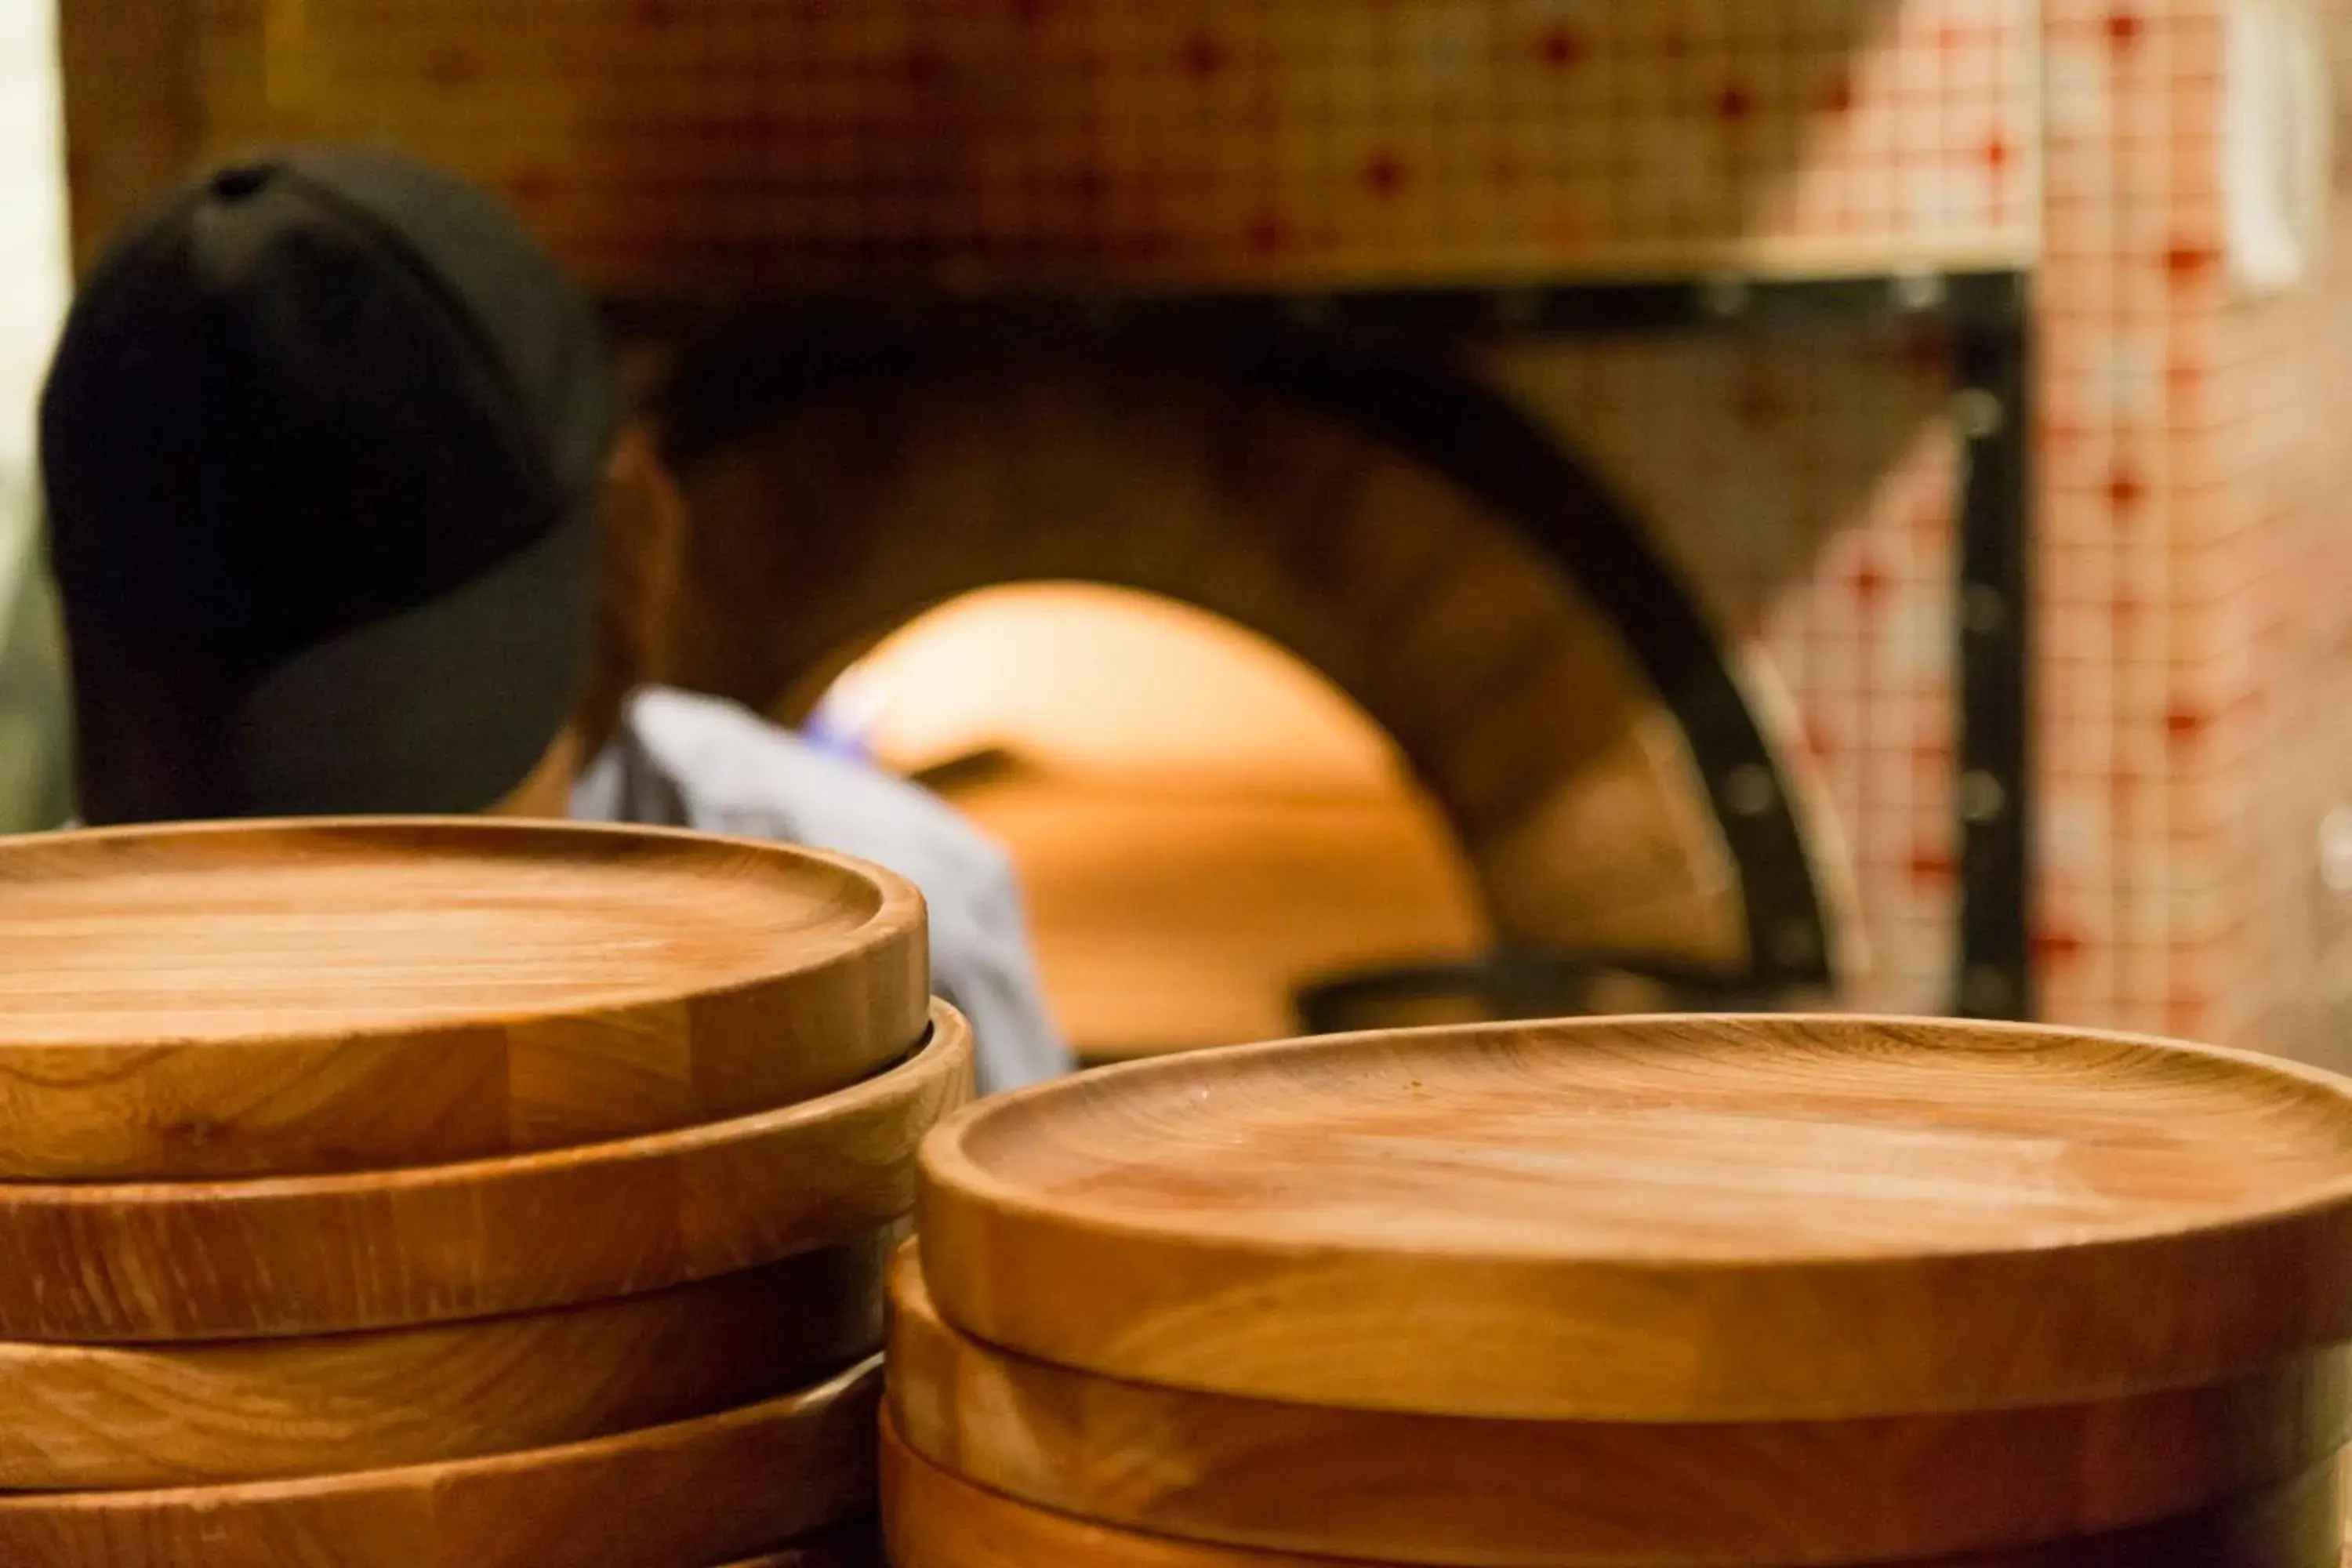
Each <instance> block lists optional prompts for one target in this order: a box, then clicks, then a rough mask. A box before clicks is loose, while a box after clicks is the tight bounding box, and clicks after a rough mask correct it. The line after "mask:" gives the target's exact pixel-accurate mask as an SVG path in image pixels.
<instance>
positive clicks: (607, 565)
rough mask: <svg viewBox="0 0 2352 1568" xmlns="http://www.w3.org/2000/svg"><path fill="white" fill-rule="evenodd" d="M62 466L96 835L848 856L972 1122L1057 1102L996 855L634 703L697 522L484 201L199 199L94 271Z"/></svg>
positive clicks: (307, 195)
mask: <svg viewBox="0 0 2352 1568" xmlns="http://www.w3.org/2000/svg"><path fill="white" fill-rule="evenodd" d="M40 437H41V455H42V459H43V468H44V474H45V479H46V483H47V500H48V522H49V552H50V560H51V563H52V566H53V569H54V574H55V577H56V581H57V584H58V593H59V596H60V599H61V601H62V605H63V608H64V614H65V627H66V638H67V647H68V659H69V666H70V672H71V678H72V715H73V729H74V735H75V745H76V750H77V752H78V763H79V768H78V772H79V781H78V782H79V798H80V804H81V809H82V814H83V816H84V817H85V818H86V819H87V820H89V821H91V822H94V823H121V822H142V821H160V820H177V819H185V818H196V817H237V816H311V815H339V814H360V813H400V814H442V813H463V812H474V811H498V812H505V813H509V814H515V815H527V816H565V815H574V816H581V817H584V818H592V819H596V820H609V821H623V822H634V823H647V824H657V825H663V826H689V827H696V828H701V829H706V830H710V831H715V832H720V833H730V834H736V835H748V836H755V837H768V838H774V839H782V840H789V841H792V842H795V843H802V844H808V845H812V846H815V847H822V848H827V849H834V850H838V851H841V852H843V853H846V854H851V855H856V856H861V857H863V858H867V859H870V860H874V861H877V862H878V863H880V864H882V865H886V866H888V867H891V868H894V869H896V870H898V871H899V872H901V873H902V874H904V875H906V876H907V877H908V878H909V879H912V880H913V881H914V882H915V883H916V884H917V885H919V887H920V888H921V889H922V890H923V892H924V895H925V898H926V900H927V901H928V903H929V906H930V915H931V940H932V950H933V968H934V973H935V980H936V984H937V985H938V988H939V990H940V994H942V995H944V996H945V997H946V998H947V999H948V1000H949V1001H950V1002H952V1003H954V1004H955V1005H957V1006H959V1007H960V1008H961V1009H962V1010H963V1011H964V1012H965V1013H966V1014H967V1015H968V1016H970V1017H971V1021H972V1024H973V1027H974V1031H975V1034H976V1037H977V1038H978V1042H979V1055H980V1076H981V1079H982V1089H983V1090H984V1091H995V1090H1001V1089H1009V1088H1013V1087H1016V1086H1018V1085H1021V1084H1024V1083H1029V1082H1033V1081H1035V1080H1038V1079H1044V1078H1047V1077H1050V1076H1053V1075H1055V1074H1056V1073H1059V1072H1062V1071H1065V1070H1066V1069H1067V1068H1068V1066H1069V1058H1068V1054H1067V1050H1066V1047H1065V1046H1064V1044H1063V1042H1062V1040H1061V1039H1060V1037H1059V1036H1058V1034H1057V1033H1056V1031H1055V1028H1054V1026H1053V1024H1052V1022H1051V1019H1050V1017H1049V1015H1048V1013H1047V1010H1046V1007H1045V1003H1044V999H1043V995H1042V991H1041V988H1040V986H1039V984H1038V982H1037V978H1036V973H1035V966H1034V961H1033V959H1032V957H1031V953H1030V948H1029V942H1028V935H1027V929H1026V921H1025V919H1024V912H1023V909H1022V900H1021V896H1020V891H1019V887H1018V884H1017V881H1016V879H1015V878H1014V875H1013V869H1012V867H1011V863H1010V862H1009V860H1008V859H1007V858H1006V857H1005V856H1004V854H1003V851H1002V850H1000V849H999V848H998V847H996V846H994V845H993V844H992V843H991V842H989V841H988V840H987V839H985V838H984V837H982V836H981V835H980V834H979V833H978V832H977V831H976V830H975V829H973V828H972V827H971V826H970V825H968V824H967V823H966V822H964V821H963V819H962V818H961V817H960V816H957V815H956V814H955V813H954V812H953V811H952V810H951V809H950V807H948V806H947V805H945V804H944V803H943V802H940V800H938V799H937V798H935V797H933V796H931V795H929V794H928V793H926V792H924V791H923V790H921V789H919V788H918V787H917V786H915V785H913V784H908V783H907V782H905V781H903V780H899V779H896V778H892V777H889V776H887V775H885V774H883V773H878V772H876V771H873V770H871V769H867V768H865V767H861V766H859V765H857V764H856V763H852V762H849V761H845V760H844V759H841V758H838V757H835V756H830V755H826V754H824V753H822V752H819V751H818V750H817V749H815V748H814V747H811V746H809V745H806V744H804V743H803V742H801V741H800V740H799V739H798V738H796V737H795V736H793V735H792V734H791V733H789V732H788V731H783V730H781V729H779V728H777V727H775V726H773V725H772V724H770V723H768V722H767V721H765V720H763V719H761V718H760V717H759V716H757V715H755V714H753V713H751V712H750V711H748V710H744V709H742V708H740V707H736V706H734V705H733V704H730V703H726V702H722V701H718V700H712V699H709V698H703V697H696V696H689V695H688V694H686V693H683V692H677V691H669V690H665V689H658V688H636V686H635V676H636V673H637V672H638V671H640V670H642V669H644V668H647V667H648V666H647V662H646V661H647V656H648V652H649V649H650V647H652V645H653V643H654V641H655V640H656V638H657V637H658V635H659V631H658V628H659V626H660V624H661V616H662V614H663V613H664V610H665V605H666V599H667V593H668V582H669V577H670V576H671V571H670V568H669V566H668V565H667V561H668V559H669V558H670V556H671V555H672V554H673V553H674V552H675V549H676V547H677V538H678V536H679V534H680V533H681V531H682V529H683V526H684V522H683V507H682V503H681V502H680V500H679V498H678V497H677V492H676V489H675V487H674V486H673V485H672V484H671V483H670V482H669V480H668V479H667V475H666V474H665V473H664V472H663V471H662V468H661V465H660V462H659V459H658V458H657V456H656V454H655V452H654V450H653V447H652V444H651V442H650V441H649V439H648V438H647V437H646V434H645V433H644V431H643V430H642V429H640V428H637V427H635V426H627V425H625V422H624V421H623V419H622V418H621V416H620V415H619V412H618V397H617V395H616V393H615V390H614V379H613V374H612V370H611V367H610V365H609V364H608V363H607V361H606V357H605V353H604V345H603V343H602V342H601V339H600V336H599V334H598V331H597V329H596V324H595V321H594V318H593V314H592V312H591V310H589V308H588V306H587V304H586V302H585V301H584V300H583V299H581V297H580V296H579V295H578V294H577V292H576V291H575V290H574V289H572V287H571V286H570V285H569V284H568V283H567V282H566V281H565V280H564V279H563V278H562V276H561V275H560V274H559V273H558V272H557V271H556V269H555V268H554V267H553V265H552V264H551V262H550V261H549V260H548V258H546V257H545V256H544V255H543V254H542V253H541V251H540V250H539V248H538V247H537V246H536V245H535V244H534V243H533V242H532V240H531V239H530V237H529V236H527V235H526V234H525V233H524V232H523V231H522V229H521V227H520V225H518V224H517V223H516V222H515V221H514V220H513V219H512V218H511V217H510V216H509V215H508V214H507V213H506V212H505V211H504V210H503V209H502V208H501V207H499V205H497V204H496V203H495V202H494V201H493V200H491V199H490V198H489V197H488V195H485V194H483V193H481V192H479V191H477V190H475V189H473V188H472V187H470V186H467V185H466V184H461V183H459V182H457V181H456V180H454V179H452V178H450V177H448V176H446V175H445V174H439V173H437V172H436V171H433V170H430V169H427V168H425V167H423V166H420V165H418V164H415V163H410V162H408V161H406V160H404V159H400V158H396V157H394V156H392V155H389V154H386V153H375V152H367V151H360V150H355V149H341V148H304V149H297V150H292V151H289V152H285V153H278V154H274V155H272V156H270V157H268V158H266V159H264V160H261V161H257V162H253V163H240V164H237V165H235V166H232V167H229V168H225V169H223V170H221V171H219V172H217V173H215V174H213V175H211V176H210V177H209V178H207V179H205V180H204V181H202V182H200V183H198V184H195V185H193V186H191V187H189V188H188V189H186V190H184V191H182V192H181V193H179V194H178V195H174V196H173V197H172V198H170V199H168V200H167V201H166V202H164V203H163V205H161V206H160V207H158V208H157V209H156V210H155V211H153V212H152V213H151V214H150V215H148V216H146V217H144V218H142V220H140V221H138V222H137V223H135V224H134V225H132V226H131V228H130V229H129V231H128V232H127V233H125V234H124V235H123V236H122V237H120V238H119V239H118V240H117V241H116V243H115V244H114V246H113V247H112V248H111V249H110V251H109V253H108V254H107V256H106V257H105V258H103V259H102V260H100V263H99V264H98V266H97V267H96V268H94V269H93V270H92V271H91V273H90V276H89V279H88V280H87V281H86V283H85V284H84V286H83V288H82V289H81V292H80V295H79V298H78V299H77V300H76V301H75V303H74V306H73V309H72V310H71V313H70V314H69V316H68V320H67V323H66V328H65V332H64V336H63V338H62V339H61V340H60V342H59V344H58V350H57V353H56V357H55V359H54V361H53V363H52V364H51V366H50V372H49V378H48V383H47V388H46V390H45V392H44V395H43V398H42V404H41V428H40ZM600 521H601V523H602V524H603V526H600ZM600 540H601V549H600ZM600 567H601V568H602V570H601V571H600ZM600 577H601V579H602V581H601V583H600Z"/></svg>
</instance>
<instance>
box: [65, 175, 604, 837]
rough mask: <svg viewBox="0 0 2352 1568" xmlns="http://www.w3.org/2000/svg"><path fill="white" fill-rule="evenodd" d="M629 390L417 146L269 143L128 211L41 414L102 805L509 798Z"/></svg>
mask: <svg viewBox="0 0 2352 1568" xmlns="http://www.w3.org/2000/svg"><path fill="white" fill-rule="evenodd" d="M614 404H615V399H614V390H613V384H612V380H611V373H610V369H609V366H608V364H607V362H606V359H605V355H604V345H603V343H602V342H601V340H600V337H599V334H598V331H597V329H596V323H595V318H594V316H593V312H592V311H591V310H590V309H589V307H588V305H587V303H586V301H585V300H583V299H582V298H581V296H580V295H579V293H578V292H577V291H576V290H575V289H573V288H572V286H571V285H570V284H569V283H568V282H567V281H566V280H565V279H563V277H562V274H561V273H559V272H558V271H557V270H556V268H555V267H554V266H553V265H552V263H551V262H550V261H549V259H548V258H546V256H545V255H544V254H542V253H541V250H540V248H539V247H538V246H537V245H536V244H534V243H533V241H532V240H531V238H530V236H529V235H528V234H526V233H525V232H524V231H523V229H522V227H521V226H520V224H518V223H517V222H516V221H515V220H514V219H513V218H512V217H510V216H509V215H508V214H507V213H506V212H505V211H504V210H503V209H502V208H500V207H499V205H498V204H497V203H496V202H494V201H493V200H492V199H491V198H490V197H488V195H485V194H483V193H482V192H479V191H478V190H476V189H474V188H472V187H471V186H469V185H467V184H464V183H462V182H460V181H458V180H456V179H453V178H451V177H450V176H448V175H446V174H440V173H438V172H436V171H434V170H432V169H428V168H425V167H423V166H421V165H419V164H416V163H411V162H409V161H407V160H405V159H402V158H398V157H394V156H393V155H390V154H388V153H377V152H373V151H363V150H357V149H345V148H299V149H293V150H289V151H285V152H281V153H273V154H271V155H268V156H266V157H262V158H259V159H257V160H255V161H252V162H248V163H238V164H236V165H235V166H232V167H229V168H225V169H222V170H220V171H219V172H217V173H215V174H212V175H211V176H210V177H209V178H207V179H205V180H204V181H202V182H200V183H198V184H195V185H193V186H191V187H189V188H187V189H185V190H184V191H182V192H180V193H178V194H177V195H174V196H173V197H171V198H169V199H168V200H166V201H165V202H164V203H163V205H161V206H160V207H159V208H157V209H156V210H155V211H154V212H152V213H151V214H150V215H149V216H146V217H145V218H143V219H142V220H141V221H139V222H138V223H136V224H134V225H133V226H131V229H130V230H129V232H127V233H126V234H125V235H124V236H122V237H121V238H120V239H119V240H118V241H117V242H116V243H115V245H114V246H113V247H112V248H111V249H110V251H109V252H108V254H107V255H106V256H105V258H103V259H101V260H100V262H99V263H98V265H97V266H96V268H93V269H92V271H91V273H90V275H89V278H88V279H87V280H86V282H85V284H84V285H83V288H82V289H81V292H80V294H79V298H78V300H76V302H75V304H74V307H73V310H72V311H71V313H70V315H69V316H68V320H67V322H66V327H65V332H64V335H63V337H62V339H61V340H60V342H59V343H58V351H57V355H56V358H55V361H54V362H53V363H52V364H51V366H50V371H49V378H48V384H47V388H46V390H45V392H44V394H43V396H42V401H41V411H40V426H41V428H40V438H41V462H42V469H43V474H44V477H45V480H46V483H47V492H48V513H49V516H48V522H49V540H50V545H49V548H50V556H51V561H52V564H53V566H54V569H55V574H56V577H57V582H58V590H59V593H60V596H61V598H62V599H63V602H64V605H65V609H66V622H67V633H68V642H69V644H70V646H71V648H72V653H73V664H74V673H75V681H76V688H77V691H76V711H77V729H78V731H79V734H78V740H79V752H80V759H79V760H80V772H81V775H82V794H83V797H84V804H85V807H86V809H88V810H89V812H90V814H91V815H92V816H107V817H110V818H113V819H121V818H123V817H126V816H266V815H303V814H313V813H321V812H464V811H473V810H478V809H480V808H482V807H484V806H488V805H492V804H494V803H495V802H497V801H498V800H499V798H500V797H501V796H503V795H506V794H508V793H509V792H510V791H511V790H512V789H513V788H514V787H515V786H516V785H517V784H520V783H521V782H522V781H523V780H524V779H525V778H527V777H528V776H529V775H530V773H531V772H532V770H533V768H534V767H535V765H536V764H537V763H538V762H539V760H540V759H541V756H542V755H543V754H544V752H545V751H546V749H547V747H548V745H549V743H550V742H551V741H552V740H553V738H554V737H555V735H556V734H557V732H558V731H560V730H561V729H562V725H563V723H564V721H565V720H566V719H567V718H568V717H569V716H570V713H571V711H572V704H573V702H574V701H575V700H576V699H577V696H578V693H579V689H580V686H581V682H582V680H583V675H584V672H585V669H586V665H587V655H588V648H589V637H590V622H591V616H592V612H593V593H594V582H593V577H594V569H595V510H596V505H597V498H598V494H599V490H600V488H601V484H602V478H603V472H604V462H605V459H606V455H607V452H608V450H609V448H610V447H611V445H612V441H613V437H614V419H615V411H614ZM163 731H169V732H168V733H164V732H163ZM159 758H163V759H167V761H165V762H163V763H160V764H159V763H158V759H159ZM125 781H128V782H125Z"/></svg>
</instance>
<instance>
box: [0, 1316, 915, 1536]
mask: <svg viewBox="0 0 2352 1568" xmlns="http://www.w3.org/2000/svg"><path fill="white" fill-rule="evenodd" d="M881 1391H882V1363H881V1358H880V1357H878V1356H877V1357H874V1358H872V1359H870V1360H867V1361H866V1362H863V1363H859V1364H858V1365H856V1366H855V1367H853V1368H851V1369H850V1370H849V1371H847V1372H845V1373H840V1374H838V1375H837V1376H835V1377H834V1378H832V1379H831V1380H829V1381H828V1382H825V1383H824V1384H819V1385H818V1386H816V1387H814V1388H812V1389H809V1390H806V1391H804V1392H802V1393H799V1394H791V1395H788V1396H786V1397H784V1398H781V1399H774V1400H770V1401H768V1402H767V1403H765V1404H761V1405H747V1406H744V1407H742V1408H740V1409H737V1410H730V1411H728V1412H726V1413H725V1414H723V1415H710V1416H705V1417H703V1418H701V1419H699V1420H695V1421H683V1422H678V1423H677V1424H675V1425H672V1426H656V1427H650V1428H647V1429H646V1430H644V1431H639V1432H630V1433H625V1434H623V1435H621V1436H613V1437H600V1438H598V1439H596V1440H595V1441H593V1442H588V1443H575V1444H571V1445H569V1446H566V1447H556V1448H537V1449H532V1450H530V1451H529V1452H526V1453H520V1454H506V1455H500V1456H499V1457H497V1458H487V1459H459V1460H456V1461H453V1462H451V1463H448V1464H440V1465H417V1466H411V1467H409V1468H404V1469H390V1470H369V1471H362V1472H360V1473H358V1474H352V1475H339V1476H320V1477H315V1478H312V1479H307V1480H295V1481H257V1482H251V1483H247V1484H246V1485H242V1486H228V1487H189V1488H181V1489H171V1490H164V1491H136V1492H58V1493H28V1494H22V1495H18V1496H15V1497H0V1562H5V1563H26V1564H30V1563H39V1564H40V1565H41V1568H552V1565H554V1564H559V1563H560V1564H562V1568H677V1565H678V1564H680V1563H724V1562H727V1561H729V1560H730V1559H733V1558H738V1557H740V1556H741V1555H742V1554H743V1553H745V1552H758V1551H761V1550H763V1549H765V1548H766V1547H767V1546H769V1545H771V1544H772V1543H773V1542H778V1541H789V1540H792V1539H793V1538H794V1537H795V1536H800V1535H806V1534H811V1533H813V1532H814V1531H820V1530H824V1529H826V1528H828V1527H830V1526H833V1525H835V1524H839V1523H841V1522H843V1521H847V1520H851V1519H855V1518H856V1517H857V1516H858V1515H860V1514H862V1513H865V1512H866V1511H868V1510H871V1509H872V1507H873V1504H874V1479H875V1478H874V1435H873V1434H874V1412H875V1405H876V1403H877V1400H878V1399H879V1397H880V1395H881Z"/></svg>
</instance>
